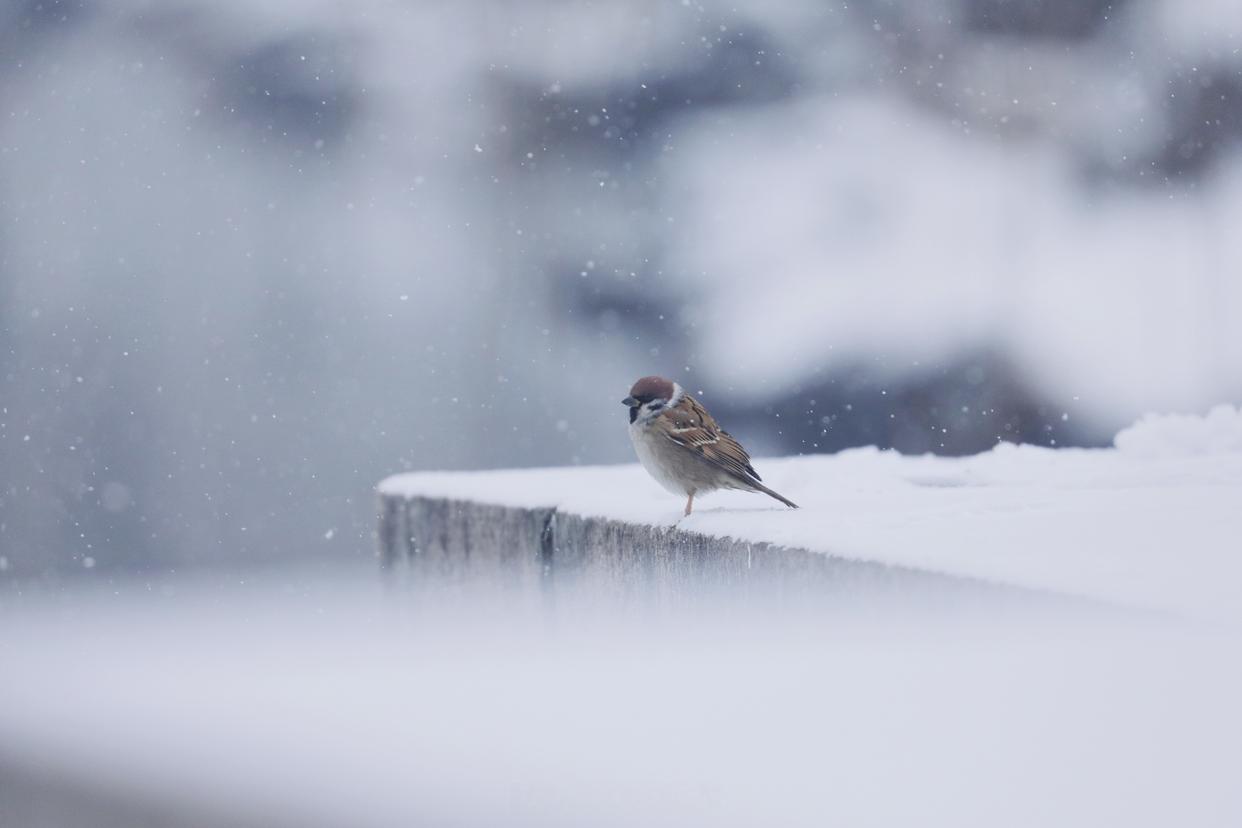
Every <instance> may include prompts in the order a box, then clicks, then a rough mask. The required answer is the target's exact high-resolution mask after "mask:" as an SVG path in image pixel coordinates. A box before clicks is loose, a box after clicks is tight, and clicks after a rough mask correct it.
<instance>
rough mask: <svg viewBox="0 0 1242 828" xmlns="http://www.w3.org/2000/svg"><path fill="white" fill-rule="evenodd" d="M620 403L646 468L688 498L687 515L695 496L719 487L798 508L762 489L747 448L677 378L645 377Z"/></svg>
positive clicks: (676, 492)
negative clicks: (719, 424)
mask: <svg viewBox="0 0 1242 828" xmlns="http://www.w3.org/2000/svg"><path fill="white" fill-rule="evenodd" d="M621 403H622V405H626V406H628V407H629V409H630V440H631V441H632V442H633V443H634V450H635V451H636V452H638V459H639V461H640V462H641V463H642V464H643V468H645V469H646V470H647V471H648V473H649V474H650V475H651V476H652V477H654V478H655V479H656V482H657V483H659V484H660V485H661V486H663V487H664V488H666V489H668V490H669V491H670V492H672V493H673V494H676V495H685V496H686V514H687V515H689V514H690V510H691V509H693V508H694V496H695V495H696V494H700V493H706V492H711V491H714V490H716V489H742V490H743V491H747V492H763V493H764V494H766V495H768V496H770V497H774V498H776V499H777V500H779V501H780V502H781V503H784V504H785V505H786V506H788V507H789V508H791V509H797V508H798V506H797V504H796V503H794V502H793V501H791V500H789V499H788V498H785V497H782V496H781V495H779V494H777V493H776V492H774V491H772V490H771V489H769V488H768V487H767V486H765V485H763V483H762V481H761V478H760V477H759V474H758V473H757V472H756V471H755V469H754V467H752V466H751V465H750V455H749V454H747V453H746V449H744V448H742V446H741V444H740V443H738V441H737V440H734V439H733V437H731V436H730V435H729V432H727V431H725V430H724V429H722V428H721V427H720V426H718V425H716V421H715V420H713V419H712V415H711V414H708V413H707V409H706V408H704V407H703V406H702V404H700V403H699V401H698V400H696V399H695V398H694V397H693V396H691V395H690V394H687V393H686V391H685V389H683V388H682V387H681V386H680V385H678V384H677V383H675V382H673V381H672V380H668V379H665V378H664V377H643V378H642V379H640V380H639V381H638V382H636V383H634V387H633V388H631V389H630V395H629V396H628V397H626V398H625V399H624V400H622V401H621Z"/></svg>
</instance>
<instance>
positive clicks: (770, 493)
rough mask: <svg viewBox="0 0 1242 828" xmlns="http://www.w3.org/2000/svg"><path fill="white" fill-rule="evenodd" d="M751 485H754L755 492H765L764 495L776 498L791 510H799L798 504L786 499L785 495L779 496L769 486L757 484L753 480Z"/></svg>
mask: <svg viewBox="0 0 1242 828" xmlns="http://www.w3.org/2000/svg"><path fill="white" fill-rule="evenodd" d="M750 485H752V486H754V487H755V491H757V492H763V493H764V494H765V495H767V496H768V497H774V498H776V499H777V500H779V501H780V502H781V503H784V504H785V505H786V506H788V507H789V508H790V509H797V508H798V504H797V503H794V502H793V501H792V500H790V499H789V498H787V497H785V496H784V495H779V494H777V493H776V492H774V491H772V490H771V489H769V488H768V487H767V486H765V485H763V484H762V483H756V482H755V481H753V480H752V481H750Z"/></svg>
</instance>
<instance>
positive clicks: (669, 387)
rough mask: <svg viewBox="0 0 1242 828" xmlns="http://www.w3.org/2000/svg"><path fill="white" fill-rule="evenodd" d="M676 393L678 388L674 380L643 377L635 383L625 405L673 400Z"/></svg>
mask: <svg viewBox="0 0 1242 828" xmlns="http://www.w3.org/2000/svg"><path fill="white" fill-rule="evenodd" d="M676 393H677V388H676V386H674V385H673V381H672V380H666V379H665V378H664V377H643V378H642V379H640V380H639V381H638V382H636V383H634V387H633V388H631V389H630V396H628V397H626V399H625V404H626V405H629V406H638V405H642V404H643V403H648V402H651V401H652V400H671V399H672V398H673V395H674V394H676Z"/></svg>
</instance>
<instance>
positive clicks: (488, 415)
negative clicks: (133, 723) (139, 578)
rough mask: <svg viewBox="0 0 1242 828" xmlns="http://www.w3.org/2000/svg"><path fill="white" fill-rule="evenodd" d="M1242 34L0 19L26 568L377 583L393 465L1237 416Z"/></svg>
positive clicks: (941, 23) (1134, 6)
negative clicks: (251, 574)
mask: <svg viewBox="0 0 1242 828" xmlns="http://www.w3.org/2000/svg"><path fill="white" fill-rule="evenodd" d="M1240 29H1242V20H1240V19H1239V16H1238V7H1237V3H1236V0H1198V2H1195V3H1185V2H1181V0H1115V2H1105V1H1104V0H852V1H851V2H849V3H841V2H822V0H815V2H810V1H809V0H808V1H807V2H800V1H799V0H789V2H781V3H775V2H759V0H731V2H729V3H700V2H688V1H687V0H682V2H672V1H671V0H659V2H655V1H654V0H652V1H651V2H644V0H626V2H570V1H569V0H524V1H523V2H512V1H511V0H510V1H508V2H502V0H493V1H492V2H488V1H487V0H477V1H476V2H397V1H396V0H392V1H391V2H375V3H363V4H352V3H342V2H336V1H335V0H263V2H254V0H158V1H155V0H106V1H105V0H72V1H71V2H70V1H68V0H67V1H66V2H59V1H58V0H10V2H6V3H4V4H0V575H3V574H5V573H8V574H14V573H22V572H25V573H30V572H36V573H37V572H44V571H77V570H82V569H99V570H112V569H132V570H143V569H144V568H155V567H162V566H167V565H169V564H170V563H175V564H177V565H181V564H186V563H194V562H213V561H236V560H239V559H246V560H255V559H268V558H280V557H288V556H301V557H306V556H310V555H319V554H322V555H337V556H339V555H358V556H362V555H369V554H370V553H371V550H372V545H373V539H372V532H373V523H374V501H373V494H372V487H373V485H374V484H375V483H376V481H378V480H379V479H380V478H381V477H383V476H385V475H386V474H389V473H393V472H397V471H402V470H407V469H424V468H487V467H499V466H532V465H561V464H574V463H611V462H622V461H629V460H631V459H632V457H631V449H630V446H629V443H628V440H627V438H626V434H625V428H624V425H625V412H624V410H623V409H622V407H621V406H620V404H619V400H620V399H621V397H623V396H625V393H626V391H627V390H628V387H629V384H630V383H631V382H632V381H633V379H635V378H636V377H637V376H639V375H642V374H649V373H662V374H666V375H670V376H673V377H676V378H678V379H679V380H680V381H681V382H682V383H683V384H684V385H686V386H687V387H689V388H692V389H694V390H696V391H701V392H702V393H703V399H704V400H705V402H707V404H708V405H709V406H710V408H711V409H712V411H713V412H714V413H715V414H716V415H717V416H718V417H719V418H720V419H721V420H722V421H724V423H725V424H726V425H727V426H728V427H729V428H730V430H731V431H732V432H733V433H735V434H737V435H738V436H739V437H741V438H742V439H743V440H744V441H745V442H746V444H747V445H748V446H750V447H751V448H752V449H753V451H754V453H756V454H795V453H806V452H830V451H834V450H838V449H841V448H843V447H847V446H854V445H862V444H877V445H880V446H883V447H894V448H896V449H899V450H901V451H903V452H936V453H945V454H961V453H970V452H976V451H980V450H984V449H986V448H988V447H989V446H991V445H993V444H995V443H996V442H997V441H999V440H1010V441H1025V442H1034V443H1039V444H1043V445H1056V446H1077V445H1081V446H1096V445H1104V444H1107V443H1108V442H1109V441H1110V440H1111V436H1112V434H1113V433H1114V432H1115V431H1116V430H1117V429H1118V428H1120V427H1122V426H1124V425H1126V424H1127V423H1129V422H1131V421H1133V420H1134V419H1135V417H1136V416H1138V415H1139V414H1141V413H1144V412H1146V411H1152V410H1157V411H1203V410H1205V409H1206V408H1207V407H1208V406H1209V405H1211V404H1212V403H1216V402H1222V401H1233V402H1237V401H1239V399H1240V398H1242V272H1240V264H1239V263H1240V262H1242V234H1240V233H1239V232H1238V227H1239V226H1242V34H1239V30H1240Z"/></svg>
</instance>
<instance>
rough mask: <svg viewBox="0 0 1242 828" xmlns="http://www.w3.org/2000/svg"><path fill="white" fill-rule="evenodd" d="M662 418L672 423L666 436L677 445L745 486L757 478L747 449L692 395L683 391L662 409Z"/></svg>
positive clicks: (754, 481)
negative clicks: (675, 402) (719, 424)
mask: <svg viewBox="0 0 1242 828" xmlns="http://www.w3.org/2000/svg"><path fill="white" fill-rule="evenodd" d="M661 419H667V420H668V421H669V423H670V424H671V427H670V428H669V429H668V431H667V435H668V438H669V439H670V440H672V441H673V442H674V443H676V444H677V445H679V446H681V447H682V448H684V449H686V450H687V451H690V452H693V453H694V454H695V455H697V456H698V457H700V458H701V459H703V460H705V461H707V462H708V463H710V464H711V465H713V466H715V467H716V468H718V469H720V470H721V471H724V472H725V473H726V474H728V475H729V476H730V477H734V478H736V479H737V480H738V482H740V483H743V484H745V485H746V487H747V488H751V487H753V486H754V484H755V483H756V482H757V481H759V480H760V477H759V475H758V474H756V473H755V470H754V468H752V467H751V465H750V455H749V454H747V453H746V449H744V448H742V444H741V443H739V442H738V441H737V440H735V439H733V437H732V435H730V434H729V432H727V431H725V430H724V429H722V428H721V427H720V426H718V425H717V424H716V421H715V420H714V419H712V415H711V414H708V413H707V409H706V408H704V407H703V405H702V404H701V403H700V402H699V401H698V400H696V399H695V398H694V397H692V396H690V395H689V394H686V395H685V397H683V398H682V400H681V402H679V403H678V404H677V405H676V406H675V407H674V408H670V409H668V410H667V411H665V412H664V414H663V415H662V417H661Z"/></svg>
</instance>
